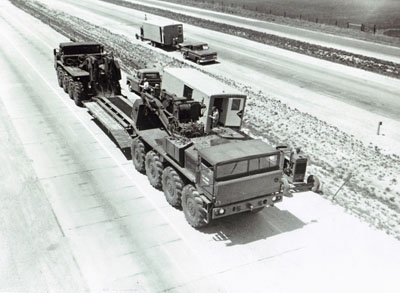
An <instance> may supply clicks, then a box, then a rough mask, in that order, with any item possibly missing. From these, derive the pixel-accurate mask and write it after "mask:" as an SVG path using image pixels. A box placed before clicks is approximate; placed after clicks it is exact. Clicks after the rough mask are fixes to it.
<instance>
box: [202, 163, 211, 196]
mask: <svg viewBox="0 0 400 293" xmlns="http://www.w3.org/2000/svg"><path fill="white" fill-rule="evenodd" d="M199 185H200V187H201V188H203V190H205V191H207V192H208V193H209V194H211V195H212V194H214V171H213V170H212V169H211V168H210V167H207V166H206V165H205V164H204V163H203V162H202V163H201V164H200V179H199Z"/></svg>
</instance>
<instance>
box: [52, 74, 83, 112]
mask: <svg viewBox="0 0 400 293" xmlns="http://www.w3.org/2000/svg"><path fill="white" fill-rule="evenodd" d="M57 80H58V85H59V86H60V87H62V88H63V89H64V92H66V93H68V94H69V97H70V98H71V99H74V102H75V104H76V105H77V106H79V107H82V100H84V99H85V96H86V94H85V86H84V84H83V82H81V81H74V80H73V78H72V76H70V75H69V74H68V73H67V72H66V71H65V70H64V69H62V67H58V68H57Z"/></svg>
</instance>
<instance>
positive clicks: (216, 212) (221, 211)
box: [214, 208, 225, 216]
mask: <svg viewBox="0 0 400 293" xmlns="http://www.w3.org/2000/svg"><path fill="white" fill-rule="evenodd" d="M214 214H215V215H216V216H218V215H223V214H225V209H222V208H220V209H219V208H217V209H214Z"/></svg>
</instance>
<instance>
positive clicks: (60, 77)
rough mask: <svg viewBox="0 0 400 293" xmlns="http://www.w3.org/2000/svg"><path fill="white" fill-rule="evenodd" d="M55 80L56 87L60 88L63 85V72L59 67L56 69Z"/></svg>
mask: <svg viewBox="0 0 400 293" xmlns="http://www.w3.org/2000/svg"><path fill="white" fill-rule="evenodd" d="M57 80H58V85H59V86H60V87H63V84H64V71H63V69H62V68H61V67H57Z"/></svg>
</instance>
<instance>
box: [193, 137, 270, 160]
mask: <svg viewBox="0 0 400 293" xmlns="http://www.w3.org/2000/svg"><path fill="white" fill-rule="evenodd" d="M277 152H278V151H277V150H276V149H275V148H273V147H272V146H270V145H269V144H267V143H265V142H263V141H262V140H260V139H252V140H237V141H231V140H228V141H227V143H223V144H219V145H215V146H211V147H206V148H203V149H200V150H199V153H200V155H201V157H202V158H204V159H205V160H206V161H207V162H209V163H210V164H211V165H216V164H220V163H227V162H230V161H237V160H240V159H246V158H250V157H259V156H263V155H269V154H272V153H277Z"/></svg>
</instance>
